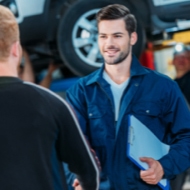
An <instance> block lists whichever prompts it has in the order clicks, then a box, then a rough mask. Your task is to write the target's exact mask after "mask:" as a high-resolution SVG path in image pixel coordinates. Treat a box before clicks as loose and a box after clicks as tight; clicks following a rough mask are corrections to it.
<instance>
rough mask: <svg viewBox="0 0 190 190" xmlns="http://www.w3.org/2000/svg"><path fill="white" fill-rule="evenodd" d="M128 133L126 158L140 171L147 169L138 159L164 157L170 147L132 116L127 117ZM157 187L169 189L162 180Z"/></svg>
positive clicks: (167, 184)
mask: <svg viewBox="0 0 190 190" xmlns="http://www.w3.org/2000/svg"><path fill="white" fill-rule="evenodd" d="M128 127H129V130H128V131H129V133H128V146H127V147H128V148H127V156H128V157H129V159H130V160H131V161H132V162H133V163H135V164H136V165H137V166H138V167H139V168H140V169H143V170H146V169H148V165H147V163H145V162H141V161H140V159H139V158H140V157H151V158H154V159H155V160H158V159H160V158H161V157H163V156H164V155H166V154H167V153H168V151H169V148H170V146H169V145H167V144H164V143H162V142H161V141H160V140H159V139H158V138H157V137H156V136H155V135H154V134H153V133H152V132H151V131H150V130H149V129H148V128H147V127H146V126H145V125H144V124H142V123H141V122H140V121H139V120H138V119H137V118H135V117H134V116H133V115H130V116H129V126H128ZM158 185H159V186H160V187H161V188H162V189H164V190H168V189H169V182H168V180H166V179H162V180H161V181H160V182H159V183H158Z"/></svg>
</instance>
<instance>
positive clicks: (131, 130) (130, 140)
mask: <svg viewBox="0 0 190 190" xmlns="http://www.w3.org/2000/svg"><path fill="white" fill-rule="evenodd" d="M134 139H135V135H134V128H133V127H132V126H129V132H128V143H129V144H131V145H133V142H134Z"/></svg>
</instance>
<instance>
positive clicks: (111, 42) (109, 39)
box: [106, 36, 114, 46]
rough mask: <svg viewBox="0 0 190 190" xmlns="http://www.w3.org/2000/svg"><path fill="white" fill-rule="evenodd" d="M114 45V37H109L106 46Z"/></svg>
mask: <svg viewBox="0 0 190 190" xmlns="http://www.w3.org/2000/svg"><path fill="white" fill-rule="evenodd" d="M113 44H114V39H113V37H112V36H109V37H108V38H107V40H106V45H107V46H110V45H113Z"/></svg>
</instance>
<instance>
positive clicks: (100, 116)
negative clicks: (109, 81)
mask: <svg viewBox="0 0 190 190" xmlns="http://www.w3.org/2000/svg"><path fill="white" fill-rule="evenodd" d="M87 114H88V126H87V127H88V132H89V136H90V139H91V141H92V142H91V143H92V145H95V146H101V145H103V144H104V139H105V136H106V128H105V126H106V125H105V123H106V118H105V116H106V110H105V108H103V107H99V106H97V105H90V106H89V107H88V113H87Z"/></svg>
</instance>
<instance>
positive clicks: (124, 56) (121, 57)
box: [103, 46, 131, 65]
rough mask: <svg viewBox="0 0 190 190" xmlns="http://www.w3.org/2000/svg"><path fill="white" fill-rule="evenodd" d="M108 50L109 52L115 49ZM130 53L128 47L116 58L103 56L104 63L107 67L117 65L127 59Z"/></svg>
mask: <svg viewBox="0 0 190 190" xmlns="http://www.w3.org/2000/svg"><path fill="white" fill-rule="evenodd" d="M108 49H110V50H111V49H116V48H108ZM130 51H131V47H130V46H128V48H127V49H126V51H123V52H120V54H119V55H118V56H117V57H115V58H108V57H106V56H103V57H104V61H105V63H106V64H108V65H117V64H119V63H121V62H123V61H124V60H125V59H127V57H128V56H129V54H130Z"/></svg>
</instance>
